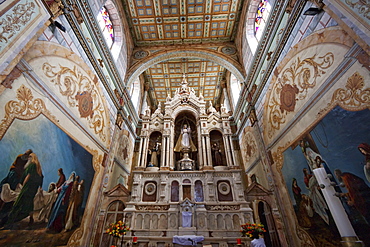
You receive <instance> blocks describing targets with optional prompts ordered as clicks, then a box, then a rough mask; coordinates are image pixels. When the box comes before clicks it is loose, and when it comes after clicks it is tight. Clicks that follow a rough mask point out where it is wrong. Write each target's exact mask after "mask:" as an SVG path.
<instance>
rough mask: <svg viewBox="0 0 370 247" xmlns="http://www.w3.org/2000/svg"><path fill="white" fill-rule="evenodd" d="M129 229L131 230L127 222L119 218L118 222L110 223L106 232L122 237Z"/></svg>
mask: <svg viewBox="0 0 370 247" xmlns="http://www.w3.org/2000/svg"><path fill="white" fill-rule="evenodd" d="M127 231H130V227H128V226H126V223H125V222H123V221H121V220H119V221H117V222H116V223H112V224H110V226H109V228H108V229H107V231H106V233H108V234H109V235H111V236H113V237H121V236H122V235H125V234H126V232H127Z"/></svg>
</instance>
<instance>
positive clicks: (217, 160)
mask: <svg viewBox="0 0 370 247" xmlns="http://www.w3.org/2000/svg"><path fill="white" fill-rule="evenodd" d="M212 161H213V166H222V153H221V149H220V148H219V147H218V144H217V143H213V145H212Z"/></svg>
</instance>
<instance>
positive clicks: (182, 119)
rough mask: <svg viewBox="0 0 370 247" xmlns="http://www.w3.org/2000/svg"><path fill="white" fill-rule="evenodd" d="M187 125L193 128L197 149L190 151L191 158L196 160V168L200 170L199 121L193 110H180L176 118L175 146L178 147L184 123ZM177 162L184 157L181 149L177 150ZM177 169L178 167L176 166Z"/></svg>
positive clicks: (192, 136)
mask: <svg viewBox="0 0 370 247" xmlns="http://www.w3.org/2000/svg"><path fill="white" fill-rule="evenodd" d="M185 124H186V125H187V126H188V127H190V129H191V135H190V136H191V140H192V142H193V144H194V146H195V147H196V151H193V152H190V153H189V158H190V159H192V160H194V163H195V169H196V170H198V169H199V166H198V151H199V147H198V134H197V121H196V118H195V115H193V113H192V112H191V111H182V112H179V113H178V114H177V116H176V119H175V126H174V146H175V147H176V144H177V142H178V141H179V138H180V136H181V132H182V128H183V127H184V125H185ZM174 157H175V162H177V161H179V160H181V159H182V158H183V153H182V152H179V151H175V155H174ZM176 169H177V167H176Z"/></svg>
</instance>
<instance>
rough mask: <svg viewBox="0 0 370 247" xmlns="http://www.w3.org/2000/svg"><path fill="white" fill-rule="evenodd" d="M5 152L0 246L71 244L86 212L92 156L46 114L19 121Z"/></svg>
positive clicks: (1, 149)
mask: <svg viewBox="0 0 370 247" xmlns="http://www.w3.org/2000/svg"><path fill="white" fill-rule="evenodd" d="M29 149H31V150H32V153H31V154H30V151H27V150H29ZM0 154H1V155H0V181H1V187H0V190H1V201H0V204H1V206H0V217H1V223H0V224H1V227H2V228H0V246H24V245H27V246H57V245H58V246H59V245H66V244H67V242H68V240H69V238H70V236H71V235H72V233H73V232H74V231H75V230H76V229H77V228H78V227H79V226H80V224H81V220H82V216H83V214H84V211H85V207H86V202H87V198H88V195H89V191H90V187H91V184H92V181H93V177H94V169H93V167H92V164H93V156H92V155H91V154H90V153H89V152H88V151H86V150H85V149H84V148H83V147H82V146H80V145H79V144H78V143H77V142H75V141H74V140H73V139H72V138H70V137H69V136H68V135H67V134H66V133H65V132H64V131H63V130H61V129H60V128H58V127H57V126H56V125H55V124H54V123H53V122H51V121H50V120H49V119H48V118H46V117H45V116H44V115H42V114H41V115H39V116H38V117H37V118H34V119H32V120H28V121H23V120H19V119H15V120H14V121H13V123H12V124H11V126H10V127H9V128H8V130H7V131H6V133H5V135H4V136H3V138H2V139H1V140H0ZM27 157H29V158H28V159H27ZM23 166H24V167H23ZM40 168H41V170H40ZM22 174H23V175H22ZM21 181H23V187H22V186H20V184H19V182H21Z"/></svg>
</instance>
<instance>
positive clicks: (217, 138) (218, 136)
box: [209, 130, 227, 166]
mask: <svg viewBox="0 0 370 247" xmlns="http://www.w3.org/2000/svg"><path fill="white" fill-rule="evenodd" d="M209 137H210V140H211V153H212V165H213V166H226V165H227V163H226V155H225V153H226V152H225V144H224V140H223V136H222V133H221V132H220V131H218V130H212V131H211V132H210V133H209Z"/></svg>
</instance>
